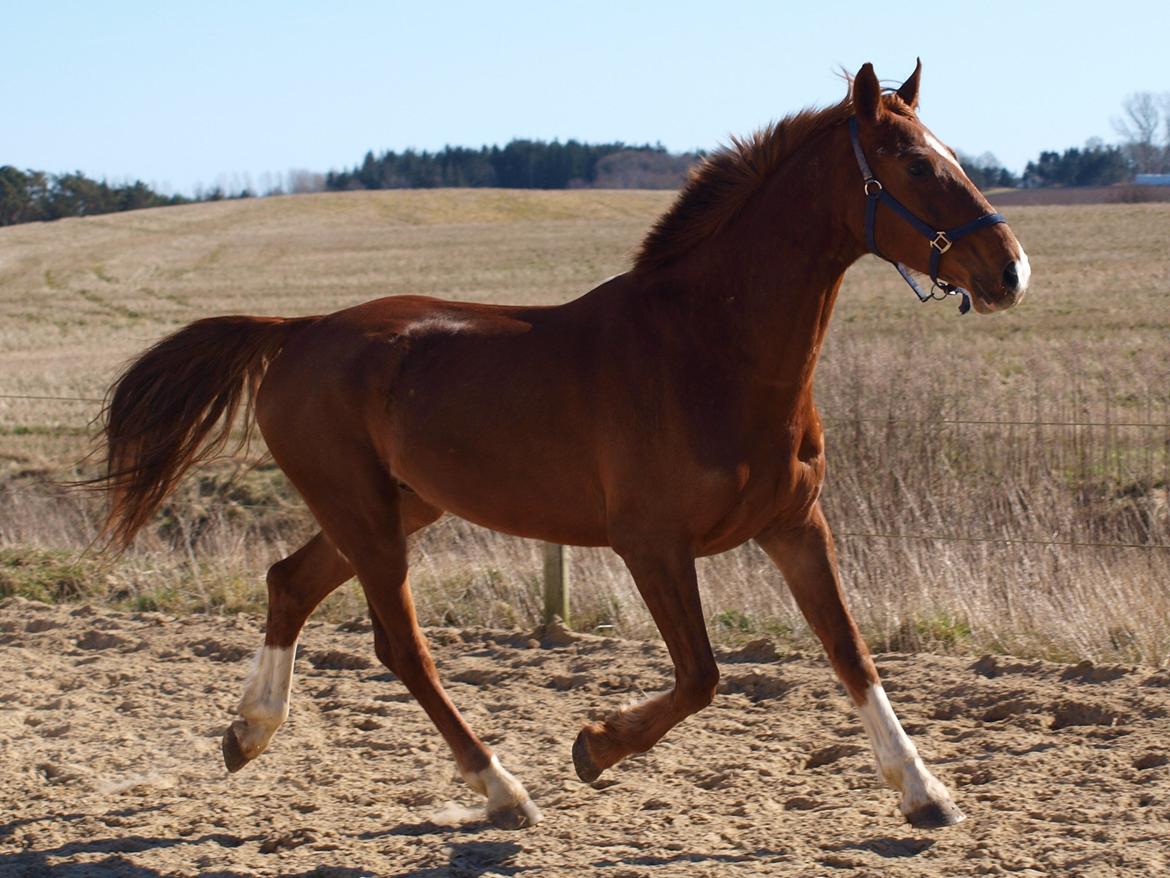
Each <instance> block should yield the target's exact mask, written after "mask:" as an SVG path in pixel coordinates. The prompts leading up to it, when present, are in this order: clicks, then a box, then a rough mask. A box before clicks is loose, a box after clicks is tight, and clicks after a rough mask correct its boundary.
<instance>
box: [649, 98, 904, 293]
mask: <svg viewBox="0 0 1170 878" xmlns="http://www.w3.org/2000/svg"><path fill="white" fill-rule="evenodd" d="M851 85H852V83H851ZM885 103H886V107H887V109H890V110H892V111H894V112H896V113H898V114H899V115H912V111H911V110H910V109H909V108H908V107H907V106H906V105H905V104H904V103H903V102H902V101H901V99H899V98H897V97H896V96H894V95H887V96H886V98H885ZM851 115H853V100H852V98H851V97H850V96H847V97H846V98H845V99H844V100H843V101H841V102H840V103H839V104H834V105H833V106H830V107H823V108H821V109H815V108H808V109H804V110H801V111H800V112H799V113H795V114H793V115H791V116H788V117H786V118H784V119H781V120H780V121H779V122H772V123H771V124H769V125H767V126H765V127H764V128H761V129H760V130H759V131H756V132H755V133H754V134H752V135H751V136H750V137H748V138H739V137H735V136H733V137H732V138H731V144H730V145H729V146H725V147H722V148H720V149H719V150H717V151H716V152H714V153H712V154H711V155H709V156H707V157H706V158H705V159H703V161H702V162H701V163H700V164H699V165H698V166H697V167H696V168H694V169H693V170H692V171H691V173H690V177H689V179H688V180H687V182H686V183H685V184H684V186H683V188H682V191H681V192H680V193H679V195H678V198H676V199H675V202H674V204H673V205H672V206H671V208H670V210H668V211H667V212H666V213H664V214H663V215H662V216H661V217H659V219H658V222H656V223H655V224H654V227H653V228H652V229H650V231H649V232H648V233H647V235H646V237H645V238H644V239H643V240H642V247H641V249H640V250H639V251H638V256H637V258H636V259H635V260H634V271H650V270H653V269H655V268H661V267H662V266H663V265H665V264H667V263H668V262H671V261H673V260H674V259H677V258H678V257H679V256H680V255H682V254H683V253H685V252H686V251H687V250H690V249H691V248H692V247H694V246H695V245H696V244H698V243H699V242H700V241H702V240H703V239H705V238H708V237H710V236H711V235H713V234H714V233H715V232H717V231H718V230H719V229H720V228H721V227H722V226H723V225H724V224H725V223H727V222H728V221H729V220H730V219H731V218H732V217H734V216H735V215H736V214H737V213H738V212H739V211H740V210H741V209H742V208H743V206H744V204H746V203H747V201H748V199H749V198H750V197H751V196H752V194H753V193H754V192H756V191H758V190H759V188H760V187H761V186H762V185H763V183H764V181H765V180H766V179H767V178H768V176H769V175H770V174H771V173H772V172H773V171H775V170H776V169H777V168H778V167H780V166H781V165H782V164H784V162H785V161H786V160H787V159H788V158H789V157H791V156H792V155H793V153H795V152H796V151H797V150H798V149H800V148H801V147H802V146H803V145H804V144H805V143H807V142H808V141H809V140H811V139H812V138H814V137H816V136H817V135H818V134H820V133H821V132H822V131H825V130H826V129H828V128H831V127H833V126H834V125H838V124H841V123H843V122H845V121H846V120H847V119H848V118H849V117H850V116H851Z"/></svg>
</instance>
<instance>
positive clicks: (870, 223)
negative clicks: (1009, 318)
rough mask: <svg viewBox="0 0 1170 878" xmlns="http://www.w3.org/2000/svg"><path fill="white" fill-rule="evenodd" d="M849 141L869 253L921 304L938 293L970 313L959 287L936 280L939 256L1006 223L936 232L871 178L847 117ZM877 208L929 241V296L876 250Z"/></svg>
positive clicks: (990, 218) (993, 216) (988, 217)
mask: <svg viewBox="0 0 1170 878" xmlns="http://www.w3.org/2000/svg"><path fill="white" fill-rule="evenodd" d="M849 139H850V140H852V141H853V154H854V155H855V156H856V157H857V166H858V167H859V168H861V176H862V179H863V180H864V182H863V184H862V188H863V189H864V191H865V201H866V204H865V238H866V243H867V244H868V245H869V251H870V252H871V253H873V254H875V255H876V256H880V257H881V258H882V259H885V260H886V261H887V262H892V263H893V265H894V267H895V268H896V269H898V273H899V274H901V275H902V277H903V279H905V281H906V283H908V284H910V289H912V290H914V293H915V295H917V296H918V298H919V300H920V301H923V302H929V301H930V300H931V299H934V298H937V297H936V296H935V294H934V291H935V290H936V289H937V290H940V291H942V293H943V294H944V295H947V296H962V297H963V301H962V303H961V304H960V305H959V313H960V314H966V313H967V312H968V311H970V310H971V296H970V294H968V292H967V291H966V290H965V289H963V288H962V287H959V286H956V285H955V284H950V283H947V282H946V281H945V280H939V279H938V265H939V262H940V261H941V260H942V255H943V254H944V253H946V252H947V251H948V250H950V249H951V245H952V244H954V243H955V242H956V241H959V240H961V239H963V238H965V237H967V236H968V235H969V234H971V233H972V232H976V231H978V230H979V229H982V228H983V227H984V226H993V225H995V224H996V223H1006V222H1007V220H1006V219H1004V218H1003V214H1001V213H989V214H985V215H984V216H981V217H979V218H978V219H975V220H972V221H971V222H969V223H966V224H965V225H961V226H959V227H958V228H954V229H950V230H949V231H945V232H940V231H936V230H935V229H934V228H932V227H931V226H929V225H927V224H926V223H925V222H923V221H922V220H920V219H919V218H918V217H916V216H915V215H914V214H913V213H911V212H910V210H909V209H908V208H907V207H906V206H905V205H904V204H902V203H901V202H900V201H898V199H896V198H895V197H894V196H893V195H891V194H890V193H889V192H887V191H886V188H885V187H884V186H882V184H881V181H880V180H878V178H877V177H875V176H874V175H873V171H871V170H870V168H869V162H867V161H866V160H865V153H864V152H863V151H862V149H861V140H860V139H859V138H858V136H857V117H856V116H850V117H849ZM878 204H885V205H888V206H889V207H890V208H892V209H893V210H894V212H895V213H897V214H898V215H899V216H900V217H902V219H904V220H906V222H908V223H910V225H911V226H913V227H914V228H915V229H916V230H917V231H918V232H919V233H920V234H921V235H922V236H923V237H925V238H926V239H927V240H928V241H930V282H931V284H932V286H931V288H930V292H929V293H927V292H924V291H923V289H922V287H921V286H919V285H918V283H917V281H915V280H914V278H913V277H912V276H911V274H910V269H908V268H907V267H906V266H905V265H903V264H902V263H901V262H894V261H893V260H892V259H887V258H886V257H885V256H882V252H881V250H879V249H878V245H877V238H875V237H874V225H875V223H876V221H877V209H878Z"/></svg>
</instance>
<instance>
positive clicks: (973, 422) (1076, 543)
mask: <svg viewBox="0 0 1170 878" xmlns="http://www.w3.org/2000/svg"><path fill="white" fill-rule="evenodd" d="M0 399H13V400H41V401H45V400H48V401H60V402H89V403H98V404H105V400H104V399H98V398H96V397H88V396H47V395H39V394H14V393H0ZM822 419H823V420H824V421H826V422H835V423H839V424H843V423H850V422H852V423H863V424H939V425H947V426H950V425H955V426H980V427H1074V428H1076V427H1104V428H1112V427H1129V428H1144V429H1159V430H1170V424H1163V423H1156V422H1140V421H1139V422H1126V421H1003V420H991V419H982V418H897V417H881V416H852V415H849V416H833V415H824V416H823V418H822ZM74 429H85V428H74ZM52 493H54V492H45V491H25V490H19V489H17V490H13V489H10V488H9V489H5V490H2V491H0V494H2V495H4V496H34V497H45V496H47V495H51V494H52ZM55 493H58V494H60V495H67V491H66V490H65V489H62V490H60V491H58V492H55ZM212 502H214V500H213V501H212ZM167 505H168V506H170V507H172V508H174V507H186V508H188V509H191V508H195V507H196V506H197V505H201V504H197V503H196V501H193V500H189V501H185V502H184V501H181V500H174V499H171V500H168V501H167ZM225 505H227V506H230V507H232V508H234V509H262V510H270V511H278V510H281V509H296V508H299V507H297V506H295V505H291V504H284V505H276V504H259V503H235V502H232V501H228V502H227V503H226V504H225ZM834 536H835V537H837V538H842V539H880V540H906V541H923V542H939V543H986V544H992V545H1000V546H1011V545H1028V546H1062V547H1071V548H1083V549H1152V550H1162V551H1165V550H1170V543H1120V542H1094V541H1084V540H1059V539H1056V540H1040V539H1035V538H1029V537H987V536H976V537H963V536H956V535H953V534H902V533H878V532H869V531H834Z"/></svg>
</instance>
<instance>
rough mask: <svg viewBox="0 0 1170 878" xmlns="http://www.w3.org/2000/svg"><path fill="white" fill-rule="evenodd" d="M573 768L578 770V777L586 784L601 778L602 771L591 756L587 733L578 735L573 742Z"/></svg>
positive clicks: (583, 732)
mask: <svg viewBox="0 0 1170 878" xmlns="http://www.w3.org/2000/svg"><path fill="white" fill-rule="evenodd" d="M573 767H574V768H575V769H577V777H579V778H581V780H582V781H583V782H584V783H593V781H595V780H597V779H598V778H599V777H601V772H602V769H600V768H598V767H597V763H595V762H594V761H593V757H592V756H590V755H589V745H588V744H586V743H585V731H584V729H582V730H581V733H580V734H579V735H577V740H576V741H574V742H573Z"/></svg>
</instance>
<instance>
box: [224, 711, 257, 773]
mask: <svg viewBox="0 0 1170 878" xmlns="http://www.w3.org/2000/svg"><path fill="white" fill-rule="evenodd" d="M220 747H221V749H222V750H223V764H224V765H225V766H226V767H227V770H228V771H229V772H231V773H232V774H235V773H236V772H237V771H239V770H240V769H241V768H243V767H244V766H245V765H247V764H248V763H249V762H251V761H252V760H251V759H250V758H249V757H247V756H245V755H244V751H243V749H242V748H241V747H240V739H239V738H238V737H237V736H236V724H235V723H232V724H231V725H230V726H228V727H227V731H226V732H224V733H223V743H222V744H221V745H220Z"/></svg>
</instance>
